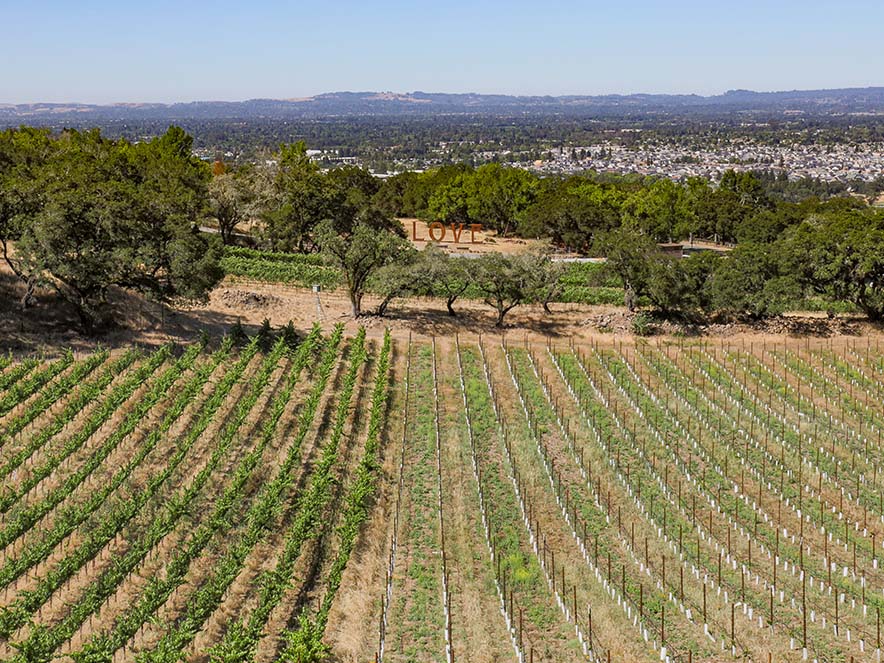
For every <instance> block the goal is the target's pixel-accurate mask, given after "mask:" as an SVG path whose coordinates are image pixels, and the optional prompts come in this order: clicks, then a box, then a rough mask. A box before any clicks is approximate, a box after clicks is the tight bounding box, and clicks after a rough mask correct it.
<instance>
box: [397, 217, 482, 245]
mask: <svg viewBox="0 0 884 663" xmlns="http://www.w3.org/2000/svg"><path fill="white" fill-rule="evenodd" d="M466 229H469V231H470V242H469V243H470V244H479V243H480V241H479V240H477V239H476V233H477V232H482V224H481V223H470V224H468V225H465V224H463V223H451V224H449V225H448V226H446V225H444V224H443V223H442V222H441V221H433V222H432V223H429V224H427V234H428V237H418V236H417V221H412V222H411V239H412V240H413V241H415V242H424V241H431V242H440V243H448V244H459V243H461V241H460V237H461V235H462V234H463V231H464V230H466ZM449 230H451V235H452V237H454V239H445V238H446V237H447V235H448V231H449ZM463 243H466V242H463Z"/></svg>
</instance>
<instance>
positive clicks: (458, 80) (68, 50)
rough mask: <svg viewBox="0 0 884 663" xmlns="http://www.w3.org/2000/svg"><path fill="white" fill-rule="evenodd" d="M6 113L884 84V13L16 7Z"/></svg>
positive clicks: (251, 5) (4, 67) (552, 1)
mask: <svg viewBox="0 0 884 663" xmlns="http://www.w3.org/2000/svg"><path fill="white" fill-rule="evenodd" d="M0 21H2V23H3V24H4V29H3V38H2V39H0V103H25V102H34V101H80V102H92V103H109V102H125V101H165V102H169V101H189V100H197V99H199V100H205V99H213V100H214V99H217V100H240V99H250V98H255V97H273V98H290V97H301V96H308V95H311V94H316V93H320V92H328V91H337V90H394V91H400V92H402V91H412V90H423V91H431V92H486V93H508V94H604V93H612V92H622V93H629V92H696V93H700V94H715V93H720V92H724V91H725V90H728V89H734V88H748V89H754V90H782V89H808V88H822V87H857V86H869V85H884V45H882V44H884V2H882V1H881V0H878V1H877V2H874V1H869V0H862V1H854V0H845V1H843V2H838V3H835V2H831V3H823V2H818V1H815V0H809V1H807V2H794V1H793V0H784V1H781V2H776V0H770V1H769V2H759V1H756V0H742V1H740V2H734V1H731V2H726V3H723V2H717V1H716V0H707V1H706V2H698V1H671V2H650V1H649V0H632V1H628V0H612V1H610V2H604V3H602V2H595V1H587V2H561V1H559V0H544V1H540V2H538V1H536V0H535V1H534V2H522V1H520V0H513V1H510V2H499V1H498V0H489V1H483V0H473V1H471V2H466V1H463V0H436V1H434V2H424V1H422V0H411V1H409V2H399V1H394V0H376V1H375V2H371V1H370V0H365V1H364V2H351V1H349V0H338V1H337V2H323V1H322V0H319V1H313V2H297V1H292V2H271V1H266V0H264V1H262V0H253V1H252V2H249V0H240V1H239V2H228V1H227V0H217V1H215V2H203V1H202V0H177V1H176V2H168V1H165V0H164V1H159V2H150V1H149V0H148V1H142V2H130V1H129V0H116V1H114V2H112V1H109V0H82V1H78V2H73V1H72V0H68V1H66V2H62V1H53V2H46V1H40V0H30V1H16V0H0Z"/></svg>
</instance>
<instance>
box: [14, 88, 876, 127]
mask: <svg viewBox="0 0 884 663" xmlns="http://www.w3.org/2000/svg"><path fill="white" fill-rule="evenodd" d="M704 112H707V113H721V112H758V113H773V114H779V113H784V112H795V113H807V114H821V115H831V114H843V113H884V87H867V88H842V89H832V90H792V91H780V92H754V91H751V90H729V91H728V92H725V93H724V94H720V95H712V96H701V95H697V94H606V95H562V96H516V95H504V94H478V93H469V92H467V93H441V92H421V91H415V92H405V93H398V92H371V91H368V92H329V93H325V94H319V95H315V96H312V97H305V98H296V99H249V100H247V101H192V102H185V103H173V104H162V103H147V102H146V103H118V104H79V103H32V104H0V123H2V124H6V125H9V124H18V123H36V122H40V121H52V122H63V121H65V120H66V119H70V120H76V121H79V122H82V121H84V120H91V119H94V120H146V119H169V120H175V119H232V118H238V119H249V118H264V119H288V118H291V119H298V118H304V119H307V118H321V117H330V116H396V115H406V116H417V117H419V116H429V115H433V114H506V115H543V114H556V115H574V116H593V115H599V116H611V115H618V114H631V115H632V114H645V113H647V114H651V115H653V114H659V113H663V114H666V113H684V114H691V113H704Z"/></svg>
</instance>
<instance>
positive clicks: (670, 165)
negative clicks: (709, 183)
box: [197, 139, 884, 183]
mask: <svg viewBox="0 0 884 663" xmlns="http://www.w3.org/2000/svg"><path fill="white" fill-rule="evenodd" d="M463 146H464V145H463V143H460V144H458V147H463ZM473 147H475V150H474V151H473V159H474V160H475V162H476V163H493V162H501V163H508V164H510V165H512V166H516V167H519V168H524V169H526V170H531V171H534V172H537V173H542V174H551V175H552V174H575V173H579V172H583V171H586V170H594V171H597V172H610V173H618V174H621V175H625V174H629V173H637V174H640V175H650V176H657V177H667V178H670V179H672V180H676V181H682V180H685V179H687V178H689V177H703V178H706V179H709V180H713V181H718V180H719V179H720V178H721V175H722V173H724V172H725V171H727V170H734V171H737V172H743V171H758V170H763V171H773V172H775V173H781V174H784V175H786V176H787V177H788V178H789V179H791V180H797V179H801V178H813V179H817V180H821V181H826V182H842V183H850V182H853V181H862V182H873V181H875V180H877V179H879V178H881V177H884V143H871V144H868V143H867V144H848V145H845V144H812V145H801V144H797V143H795V144H785V145H766V144H761V143H759V142H756V141H753V140H751V139H731V140H723V141H721V142H720V143H719V144H717V145H715V146H702V147H698V146H696V145H694V144H687V143H685V144H679V143H675V142H663V141H659V140H648V141H640V142H639V143H638V145H628V146H627V145H623V144H622V143H620V142H617V141H605V142H602V143H599V144H594V145H585V146H574V147H559V148H555V149H551V150H546V151H543V152H542V154H541V155H540V156H539V157H538V158H525V153H517V152H514V151H513V150H511V149H481V146H473ZM452 148H453V145H452V144H451V143H448V142H444V141H443V142H440V143H438V144H437V145H436V146H434V147H433V148H432V149H431V150H430V154H429V155H428V156H427V157H424V158H411V159H399V160H396V161H395V162H394V164H393V168H392V172H402V171H405V170H415V171H423V170H426V169H427V168H432V167H435V166H440V165H443V164H446V163H451V162H452V155H453V152H454V150H453V149H452ZM197 152H198V154H199V156H201V157H202V158H205V159H207V160H208V159H210V158H213V157H214V156H215V153H214V152H213V151H212V150H211V149H208V148H203V149H201V150H198V151H197ZM308 154H310V156H311V157H312V158H313V159H315V160H317V161H319V162H320V163H321V164H323V165H325V166H326V167H333V166H335V165H344V164H351V165H356V166H364V165H370V164H367V163H364V160H363V159H362V158H360V157H356V156H341V154H340V151H339V150H336V149H327V150H317V149H313V150H309V151H308ZM224 156H226V157H227V158H232V157H234V156H235V154H234V153H233V152H227V153H225V155H224ZM375 174H376V175H381V176H383V175H387V174H390V173H388V172H386V171H384V172H375Z"/></svg>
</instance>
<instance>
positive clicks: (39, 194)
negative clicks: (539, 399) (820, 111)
mask: <svg viewBox="0 0 884 663" xmlns="http://www.w3.org/2000/svg"><path fill="white" fill-rule="evenodd" d="M192 148H193V144H192V138H191V137H190V136H189V135H187V134H186V133H185V132H184V131H183V130H182V129H180V128H178V127H171V128H169V129H168V130H167V131H166V132H165V133H164V134H163V135H161V136H159V137H157V138H155V139H152V140H149V141H144V142H131V141H128V140H125V139H116V140H112V139H109V138H106V137H104V136H102V135H101V134H100V133H99V132H98V131H97V130H92V131H83V132H80V131H74V130H66V131H63V132H61V133H58V134H51V133H50V132H48V131H45V130H38V129H30V128H21V129H11V130H7V131H4V132H2V133H0V245H2V250H3V257H4V260H5V261H6V263H7V265H8V266H9V268H10V269H11V270H12V272H13V273H14V274H15V275H16V277H17V278H19V279H20V280H21V281H22V282H23V283H24V284H25V295H24V296H23V297H22V299H21V302H20V304H21V305H23V306H27V305H29V304H30V303H31V302H32V300H33V293H34V291H35V289H36V288H37V287H44V288H50V289H52V290H54V291H55V292H56V293H57V294H58V295H59V296H60V297H61V298H63V299H64V300H65V301H67V302H69V303H70V304H71V305H72V306H73V308H74V309H75V310H76V311H77V314H78V315H79V317H80V320H81V323H82V326H83V328H84V330H86V331H87V332H90V333H91V332H93V331H95V330H98V329H100V328H102V327H103V326H105V325H107V324H109V323H111V322H112V307H110V305H109V294H110V292H111V290H112V289H113V288H115V287H117V288H126V289H130V290H134V291H137V292H139V293H142V294H143V295H145V296H147V297H150V298H152V299H155V300H157V301H163V302H166V301H175V300H178V299H191V300H193V299H197V300H198V299H204V298H205V297H206V296H207V293H208V292H209V291H210V290H211V288H212V287H213V286H214V285H215V283H217V281H218V280H219V279H220V278H221V277H222V276H223V272H222V270H221V268H220V266H219V259H220V257H221V255H222V251H223V244H231V243H235V242H237V241H240V240H247V241H248V242H250V243H253V244H256V245H257V247H258V248H261V249H264V250H267V251H271V252H294V253H318V254H319V255H320V256H321V257H322V258H323V259H325V260H326V261H328V262H330V263H331V264H333V265H335V266H336V267H338V268H339V270H340V271H341V273H342V274H343V280H344V284H345V286H346V287H347V290H348V292H349V293H350V299H351V304H352V309H353V313H354V315H360V314H362V313H363V307H362V299H363V297H364V295H365V293H366V292H368V291H369V290H371V291H372V292H375V293H379V294H381V295H382V302H381V306H380V307H379V309H378V311H377V312H380V313H383V312H384V311H385V310H386V307H387V306H388V305H389V302H390V301H392V300H393V299H394V298H395V297H399V296H404V295H421V294H430V295H434V296H441V297H444V298H445V300H446V302H447V307H448V310H449V312H450V313H452V314H453V313H454V312H455V309H454V303H455V301H456V300H457V299H458V297H460V296H462V295H463V293H464V292H466V291H467V289H468V288H471V289H472V291H471V293H472V296H476V295H477V294H478V296H479V297H481V298H482V299H484V300H485V301H487V302H488V303H489V304H490V305H491V306H493V307H494V309H495V311H496V312H497V316H498V317H497V322H498V324H502V323H503V321H504V318H505V316H506V314H507V312H508V311H510V310H511V309H512V308H513V307H514V306H518V305H519V304H522V303H527V302H537V303H542V304H544V306H548V304H549V303H550V302H552V301H555V299H556V297H557V295H558V290H559V288H560V276H561V274H560V267H559V266H558V265H557V263H555V262H554V261H553V260H551V258H550V252H549V251H547V252H543V251H539V252H534V253H529V254H526V255H520V256H505V255H500V254H490V255H487V256H483V257H482V258H479V259H475V260H470V259H451V258H449V257H447V256H445V254H443V253H442V252H441V251H438V250H437V249H430V250H428V251H426V252H421V253H418V252H416V251H415V250H414V249H413V248H412V247H411V245H410V243H409V242H408V241H407V240H406V239H405V236H404V232H403V229H402V226H401V224H400V223H399V222H398V221H397V220H396V217H407V216H417V217H421V218H425V219H432V220H440V221H443V222H453V223H458V222H460V223H473V222H475V223H481V224H483V225H484V226H485V227H486V228H488V229H491V230H494V231H496V232H497V233H499V234H501V235H518V236H522V237H530V238H544V239H546V240H548V246H549V248H550V250H553V249H555V250H562V249H566V250H571V251H577V252H580V253H583V254H588V255H599V256H604V257H606V258H607V270H608V272H609V273H611V274H614V275H616V277H617V279H618V280H619V282H620V283H621V284H622V286H623V289H624V303H625V304H626V305H627V307H629V308H631V309H634V308H635V307H637V306H651V307H653V308H654V309H657V310H659V311H660V312H662V313H664V314H667V315H681V316H705V315H709V314H726V315H736V316H763V315H771V314H776V313H778V312H779V311H782V310H784V309H785V308H787V307H788V306H789V305H790V304H791V303H794V302H795V301H800V300H801V299H802V298H805V297H808V296H819V297H821V298H823V299H824V300H826V301H830V302H832V303H833V305H834V304H835V303H837V302H849V303H851V304H852V305H854V306H855V307H857V308H859V309H860V310H862V311H864V312H865V313H866V314H868V316H869V317H870V318H873V319H879V318H881V317H882V315H884V294H882V287H884V286H882V283H884V250H882V249H884V215H882V212H881V211H880V210H877V209H875V208H873V207H870V206H869V205H868V204H867V203H866V202H865V201H864V200H861V199H859V198H857V197H849V196H842V197H838V196H836V197H831V198H827V199H821V198H818V197H815V196H811V197H807V198H804V199H802V200H801V201H800V202H787V201H785V200H783V199H782V198H781V197H778V196H777V195H776V188H777V187H779V188H780V190H782V189H783V188H784V187H786V183H784V182H783V181H782V180H779V179H777V178H771V177H766V176H764V175H759V174H755V173H749V172H746V173H736V172H733V171H730V172H727V173H725V174H724V175H723V176H722V178H721V181H720V182H719V183H717V184H715V185H713V184H712V183H710V182H708V181H706V180H702V179H699V178H693V179H689V180H688V181H686V182H684V183H676V182H672V181H670V180H667V179H660V178H647V177H641V176H616V175H600V174H597V173H584V174H580V175H575V176H570V177H538V176H537V175H535V174H533V173H529V172H527V171H524V170H519V169H515V168H508V167H505V166H503V165H501V164H486V165H483V166H479V167H478V168H473V167H472V166H469V165H466V164H459V165H450V166H443V167H440V168H436V169H432V170H429V171H426V172H423V173H415V172H409V173H403V174H401V175H396V176H393V177H390V178H386V179H380V178H376V177H374V176H373V175H372V174H371V173H369V172H368V171H366V170H364V169H361V168H357V167H353V166H346V167H341V168H335V169H332V170H328V171H325V170H322V169H321V168H320V166H319V165H318V164H317V163H316V162H315V161H313V160H312V159H311V158H310V157H309V156H308V154H307V150H306V145H305V144H304V143H303V142H300V143H294V144H288V145H283V146H281V148H280V150H279V151H278V152H276V153H273V154H272V155H268V158H267V159H264V160H262V161H260V162H258V163H254V164H248V165H243V166H227V165H225V164H221V163H217V164H215V166H214V168H213V167H212V166H210V165H209V164H207V163H205V162H203V161H201V160H199V159H197V158H195V157H194V156H193V150H192ZM206 224H208V225H213V226H214V227H215V228H216V229H217V235H213V234H210V233H206V232H201V226H203V225H206ZM694 238H710V239H713V240H717V241H719V242H731V243H734V244H735V245H736V248H734V249H733V250H732V251H730V252H729V253H727V254H723V255H721V254H715V253H701V254H698V255H695V256H692V257H690V258H687V259H675V258H673V257H670V256H669V255H668V254H666V253H664V252H662V251H661V250H660V247H659V244H660V243H662V242H672V241H691V240H692V239H694ZM557 270H559V271H557Z"/></svg>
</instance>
